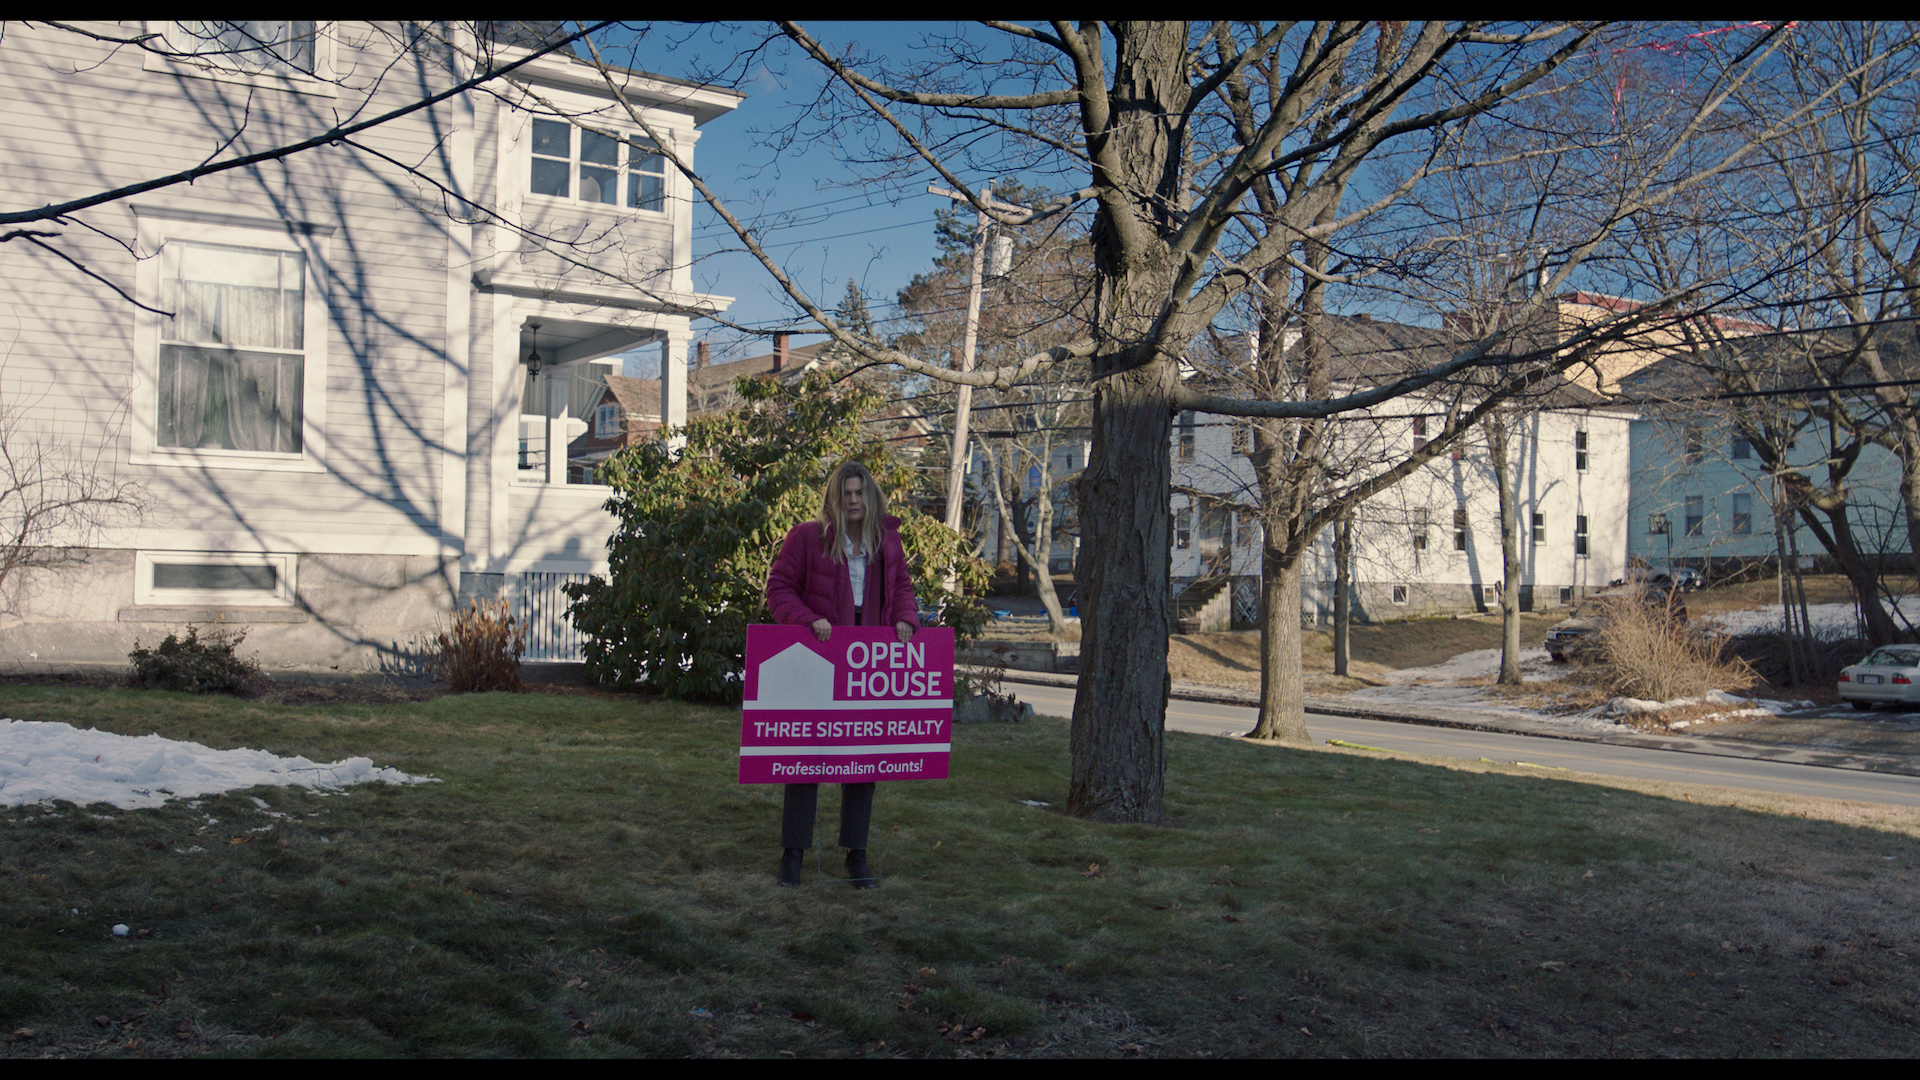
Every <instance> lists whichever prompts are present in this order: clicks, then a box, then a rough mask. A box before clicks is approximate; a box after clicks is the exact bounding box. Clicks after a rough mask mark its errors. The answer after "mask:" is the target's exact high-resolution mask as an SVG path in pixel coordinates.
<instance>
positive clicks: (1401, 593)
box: [1393, 585, 1409, 604]
mask: <svg viewBox="0 0 1920 1080" xmlns="http://www.w3.org/2000/svg"><path fill="white" fill-rule="evenodd" d="M1408 592H1409V590H1408V588H1407V587H1406V586H1405V585H1395V586H1394V587H1393V602H1394V603H1396V604H1404V603H1406V602H1407V593H1408Z"/></svg>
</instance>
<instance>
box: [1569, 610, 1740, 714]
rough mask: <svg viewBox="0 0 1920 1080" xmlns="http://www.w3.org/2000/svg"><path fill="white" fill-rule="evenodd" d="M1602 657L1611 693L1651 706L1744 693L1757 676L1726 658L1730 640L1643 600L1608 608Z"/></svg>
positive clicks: (1601, 635) (1601, 642)
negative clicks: (1714, 694)
mask: <svg viewBox="0 0 1920 1080" xmlns="http://www.w3.org/2000/svg"><path fill="white" fill-rule="evenodd" d="M1604 612H1605V617H1606V620H1607V621H1606V623H1605V625H1603V626H1602V627H1601V628H1600V634H1599V638H1600V654H1601V656H1602V657H1603V658H1604V659H1605V661H1606V666H1607V679H1608V683H1609V685H1610V687H1611V689H1612V690H1613V691H1614V692H1615V693H1617V694H1621V695H1624V696H1626V697H1632V698H1643V699H1646V700H1650V701H1672V700H1674V699H1675V698H1685V697H1698V696H1699V695H1701V694H1704V693H1706V692H1707V691H1709V690H1744V689H1745V688H1747V687H1748V686H1751V685H1752V684H1753V681H1754V680H1753V672H1752V670H1751V669H1750V668H1748V667H1747V666H1746V665H1745V664H1744V663H1741V662H1740V661H1739V660H1737V659H1730V658H1729V657H1728V655H1727V649H1726V640H1725V639H1724V638H1721V637H1717V636H1714V635H1711V634H1707V633H1704V632H1702V631H1700V630H1699V629H1697V628H1695V627H1691V626H1689V625H1687V624H1686V623H1685V622H1683V621H1681V620H1680V619H1678V618H1676V617H1675V616H1674V615H1673V614H1672V613H1670V612H1669V611H1668V610H1666V609H1665V608H1664V607H1660V606H1656V605H1653V604H1650V603H1648V602H1647V601H1646V599H1645V598H1644V597H1643V596H1641V595H1639V594H1637V593H1636V594H1635V595H1630V596H1624V597H1621V598H1618V599H1615V600H1611V601H1609V602H1607V603H1606V605H1605V607H1604Z"/></svg>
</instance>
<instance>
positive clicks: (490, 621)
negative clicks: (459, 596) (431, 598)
mask: <svg viewBox="0 0 1920 1080" xmlns="http://www.w3.org/2000/svg"><path fill="white" fill-rule="evenodd" d="M435 640H437V641H438V642H439V644H440V655H439V657H437V658H436V660H435V671H434V673H435V674H437V675H439V676H440V677H441V678H443V679H445V680H446V681H447V685H449V686H451V687H453V689H454V691H455V692H456V693H463V694H465V693H485V692H487V691H492V690H498V691H502V692H504V693H512V694H519V693H525V692H526V689H527V687H526V683H524V682H522V681H521V679H520V655H521V654H522V653H524V652H526V649H527V635H526V630H525V629H524V628H523V627H521V626H520V625H519V624H518V622H517V621H516V620H515V619H514V617H513V616H512V615H510V614H508V613H507V602H506V601H505V600H499V601H488V600H470V601H468V603H467V610H465V611H457V612H455V613H454V615H453V626H452V628H451V629H449V630H442V631H440V632H439V633H438V634H436V635H435Z"/></svg>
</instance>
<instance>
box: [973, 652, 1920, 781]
mask: <svg viewBox="0 0 1920 1080" xmlns="http://www.w3.org/2000/svg"><path fill="white" fill-rule="evenodd" d="M1010 689H1012V690H1013V692H1014V693H1016V694H1017V695H1018V696H1019V697H1020V700H1022V701H1026V702H1030V703H1032V705H1033V707H1034V710H1035V711H1036V712H1039V713H1043V714H1046V715H1051V716H1063V717H1064V716H1071V715H1072V713H1073V690H1072V688H1070V687H1052V686H1041V685H1036V684H1029V683H1020V684H1015V685H1012V686H1010ZM1253 722H1254V710H1253V709H1251V708H1247V707H1244V706H1237V705H1216V704H1212V703H1208V702H1198V701H1182V700H1179V699H1175V700H1173V701H1169V702H1168V703H1167V727H1168V728H1169V729H1171V730H1174V731H1186V732H1193V733H1195V734H1200V735H1223V736H1232V735H1239V734H1241V733H1244V732H1246V731H1248V730H1250V729H1251V728H1252V727H1253ZM1307 731H1308V733H1309V734H1311V735H1312V736H1313V739H1314V741H1315V742H1317V743H1325V742H1326V741H1327V740H1329V739H1339V740H1341V741H1343V742H1352V743H1359V744H1361V745H1363V746H1373V747H1379V748H1380V749H1382V750H1393V751H1399V752H1402V753H1409V754H1422V755H1426V756H1430V757H1454V758H1465V759H1467V760H1478V759H1480V758H1488V759H1491V760H1493V761H1499V762H1524V763H1526V764H1529V765H1535V766H1542V767H1545V768H1560V769H1569V770H1575V771H1579V772H1587V773H1596V774H1600V775H1605V776H1620V777H1627V778H1633V779H1644V780H1661V781H1669V782H1687V781H1693V782H1697V783H1700V784H1711V785H1715V786H1719V787H1736V788H1748V789H1751V790H1754V791H1767V792H1780V793H1784V794H1792V795H1810V796H1816V797H1819V798H1828V799H1851V800H1855V801H1860V802H1878V803H1887V804H1891V805H1896V806H1920V777H1912V776H1899V775H1892V774H1885V773H1873V772H1864V771H1859V770H1854V769H1836V768H1826V767H1822V766H1817V765H1801V764H1793V763H1787V762H1777V761H1758V760H1752V759H1748V758H1740V757H1721V756H1717V755H1710V754H1696V753H1685V752H1678V751H1670V750H1647V749H1642V748H1639V747H1631V746H1614V745H1610V744H1607V743H1599V742H1582V741H1575V740H1571V739H1551V738H1537V737H1532V736H1526V735H1511V734H1506V733H1501V732H1485V731H1469V730H1463V729H1458V728H1443V727H1429V726H1426V725H1420V724H1398V723H1388V722H1384V721H1379V720H1362V719H1355V718H1350V717H1343V716H1323V715H1320V714H1317V713H1309V714H1308V715H1307ZM1249 749H1258V748H1255V747H1249Z"/></svg>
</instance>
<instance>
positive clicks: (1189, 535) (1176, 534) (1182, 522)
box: [1173, 506, 1193, 551]
mask: <svg viewBox="0 0 1920 1080" xmlns="http://www.w3.org/2000/svg"><path fill="white" fill-rule="evenodd" d="M1173 546H1174V547H1176V548H1178V549H1180V550H1181V551H1185V550H1187V549H1188V548H1190V547H1192V546H1193V507H1191V506H1188V507H1183V508H1182V509H1181V510H1180V513H1179V515H1178V516H1177V517H1176V518H1175V519H1174V526H1173Z"/></svg>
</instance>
